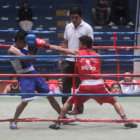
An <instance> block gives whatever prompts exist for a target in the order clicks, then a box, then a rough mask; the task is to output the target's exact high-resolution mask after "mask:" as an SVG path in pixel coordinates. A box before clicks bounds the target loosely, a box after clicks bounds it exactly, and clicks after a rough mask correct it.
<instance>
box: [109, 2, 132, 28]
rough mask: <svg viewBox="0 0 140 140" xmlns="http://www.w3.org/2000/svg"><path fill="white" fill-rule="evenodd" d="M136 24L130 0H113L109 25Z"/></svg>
mask: <svg viewBox="0 0 140 140" xmlns="http://www.w3.org/2000/svg"><path fill="white" fill-rule="evenodd" d="M114 24H117V25H134V24H133V22H132V21H131V16H130V10H129V3H128V0H113V1H112V6H111V22H110V24H109V25H114Z"/></svg>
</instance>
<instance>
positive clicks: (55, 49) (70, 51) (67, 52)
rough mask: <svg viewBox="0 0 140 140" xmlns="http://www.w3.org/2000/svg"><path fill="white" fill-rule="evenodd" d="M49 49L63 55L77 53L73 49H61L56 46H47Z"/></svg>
mask: <svg viewBox="0 0 140 140" xmlns="http://www.w3.org/2000/svg"><path fill="white" fill-rule="evenodd" d="M49 49H51V50H53V51H56V52H59V53H65V54H71V55H77V54H78V51H77V50H74V49H71V50H70V49H67V48H62V47H61V46H56V45H49Z"/></svg>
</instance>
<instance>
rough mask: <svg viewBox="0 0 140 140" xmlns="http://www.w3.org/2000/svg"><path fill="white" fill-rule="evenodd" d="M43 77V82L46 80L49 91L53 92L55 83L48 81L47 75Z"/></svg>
mask: <svg viewBox="0 0 140 140" xmlns="http://www.w3.org/2000/svg"><path fill="white" fill-rule="evenodd" d="M43 79H44V81H45V82H48V86H49V89H50V91H51V92H52V93H55V88H56V86H55V84H51V83H49V78H48V77H44V78H43Z"/></svg>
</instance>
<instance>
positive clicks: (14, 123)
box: [10, 122, 18, 130]
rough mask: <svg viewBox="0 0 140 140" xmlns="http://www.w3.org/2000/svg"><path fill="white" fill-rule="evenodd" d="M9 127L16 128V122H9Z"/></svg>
mask: <svg viewBox="0 0 140 140" xmlns="http://www.w3.org/2000/svg"><path fill="white" fill-rule="evenodd" d="M10 129H13V130H15V129H18V127H17V123H16V122H10Z"/></svg>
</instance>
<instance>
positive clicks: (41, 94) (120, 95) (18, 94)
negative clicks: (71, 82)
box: [0, 93, 140, 97]
mask: <svg viewBox="0 0 140 140" xmlns="http://www.w3.org/2000/svg"><path fill="white" fill-rule="evenodd" d="M25 95H26V96H45V97H69V96H76V97H140V93H136V94H123V93H120V94H103V93H94V94H92V93H86V94H75V95H73V94H67V93H64V94H49V93H28V94H27V93H7V94H2V93H0V96H25Z"/></svg>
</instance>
